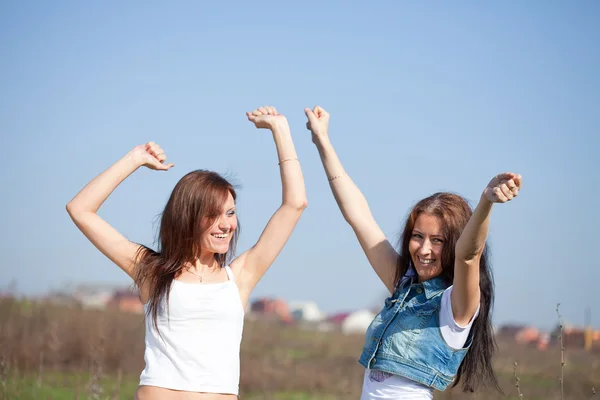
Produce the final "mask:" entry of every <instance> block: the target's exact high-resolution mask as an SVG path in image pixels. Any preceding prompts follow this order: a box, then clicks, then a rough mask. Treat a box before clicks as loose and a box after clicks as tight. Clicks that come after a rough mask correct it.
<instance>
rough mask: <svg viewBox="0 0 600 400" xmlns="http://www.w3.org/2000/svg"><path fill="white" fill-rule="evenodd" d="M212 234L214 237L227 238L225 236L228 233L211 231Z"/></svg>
mask: <svg viewBox="0 0 600 400" xmlns="http://www.w3.org/2000/svg"><path fill="white" fill-rule="evenodd" d="M212 235H213V236H214V237H216V238H217V239H226V238H227V236H229V235H228V234H226V233H213V234H212Z"/></svg>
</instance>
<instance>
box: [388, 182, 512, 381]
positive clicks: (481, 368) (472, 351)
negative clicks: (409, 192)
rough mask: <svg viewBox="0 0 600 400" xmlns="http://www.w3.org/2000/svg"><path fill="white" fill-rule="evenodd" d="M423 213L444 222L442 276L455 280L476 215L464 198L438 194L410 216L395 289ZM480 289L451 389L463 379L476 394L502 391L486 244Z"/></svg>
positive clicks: (448, 281)
mask: <svg viewBox="0 0 600 400" xmlns="http://www.w3.org/2000/svg"><path fill="white" fill-rule="evenodd" d="M421 213H427V214H430V215H435V216H437V217H438V218H439V219H440V221H441V225H442V235H443V237H444V246H443V248H442V259H441V263H442V273H441V275H440V277H441V278H442V279H443V280H444V282H445V283H446V284H447V285H448V286H450V285H452V282H453V281H454V259H455V248H456V242H457V241H458V238H459V237H460V235H461V233H462V231H463V229H464V228H465V226H466V225H467V222H468V221H469V218H470V217H471V215H472V213H473V212H472V210H471V207H470V206H469V204H468V203H467V201H466V200H465V199H464V198H463V197H461V196H459V195H457V194H453V193H446V192H441V193H435V194H433V195H431V196H429V197H426V198H424V199H423V200H420V201H419V202H418V203H417V204H416V205H415V206H414V207H413V209H412V210H411V212H410V214H409V215H408V217H407V219H406V224H405V225H404V230H403V232H402V236H401V237H400V243H399V247H400V255H399V257H398V261H397V269H396V277H395V286H397V285H398V284H399V282H400V280H401V279H402V277H403V276H404V275H405V274H406V272H407V271H408V269H409V268H410V265H411V257H410V253H409V250H408V244H409V242H410V238H411V235H412V231H413V228H414V226H415V222H416V221H417V217H418V216H419V215H420V214H421ZM479 288H480V291H481V302H480V309H479V315H478V316H477V318H476V319H475V321H474V322H473V326H472V330H471V336H472V344H471V347H470V348H469V351H467V354H466V356H465V358H464V360H463V361H462V363H461V365H460V367H459V369H458V373H457V377H456V379H455V381H454V384H453V385H452V387H455V386H456V385H457V384H458V383H459V382H460V381H461V380H462V388H463V391H465V392H473V391H475V390H476V389H477V388H478V387H479V385H480V384H484V385H490V386H493V387H494V388H495V389H497V390H499V391H501V390H500V387H499V385H498V378H497V377H496V373H495V372H494V369H493V367H492V356H493V355H494V353H495V351H496V348H497V347H496V341H495V339H494V334H493V331H492V323H491V320H492V318H491V316H492V306H493V303H494V279H493V276H492V270H491V268H490V262H489V248H488V246H487V244H486V245H485V247H484V249H483V253H482V255H481V260H480V262H479Z"/></svg>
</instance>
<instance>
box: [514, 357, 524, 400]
mask: <svg viewBox="0 0 600 400" xmlns="http://www.w3.org/2000/svg"><path fill="white" fill-rule="evenodd" d="M514 375H515V387H516V388H517V393H519V398H520V399H522V398H523V394H522V393H521V385H520V384H519V381H520V379H519V377H518V376H517V362H516V361H515V369H514Z"/></svg>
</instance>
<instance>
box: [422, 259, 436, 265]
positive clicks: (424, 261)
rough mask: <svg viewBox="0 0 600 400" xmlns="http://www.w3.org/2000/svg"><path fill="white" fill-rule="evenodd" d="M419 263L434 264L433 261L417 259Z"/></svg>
mask: <svg viewBox="0 0 600 400" xmlns="http://www.w3.org/2000/svg"><path fill="white" fill-rule="evenodd" d="M419 261H420V262H421V263H422V264H432V263H434V262H435V260H425V259H423V258H419Z"/></svg>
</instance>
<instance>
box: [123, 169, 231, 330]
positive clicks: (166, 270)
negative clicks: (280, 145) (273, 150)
mask: <svg viewBox="0 0 600 400" xmlns="http://www.w3.org/2000/svg"><path fill="white" fill-rule="evenodd" d="M229 193H231V195H232V196H233V199H234V200H235V199H236V198H237V195H236V192H235V189H234V187H233V185H231V183H229V182H228V181H227V180H226V179H225V178H223V177H222V176H221V175H219V174H217V173H216V172H212V171H205V170H197V171H192V172H190V173H188V174H186V175H185V176H184V177H183V178H181V179H180V180H179V182H177V185H175V188H174V189H173V192H172V193H171V196H170V197H169V200H168V201H167V204H166V206H165V209H164V211H163V212H162V215H161V220H160V228H159V233H158V238H157V242H158V246H159V247H158V250H157V251H154V250H152V249H150V248H149V247H146V246H140V248H139V250H138V254H137V257H136V263H137V268H136V272H135V279H134V280H135V284H136V286H137V287H138V288H142V287H146V288H148V293H149V299H148V309H147V314H146V316H147V317H151V318H152V320H153V322H154V327H155V328H156V329H157V330H158V324H157V318H158V311H159V305H160V301H161V300H162V299H163V297H165V299H166V304H168V302H169V289H170V288H171V284H172V283H173V280H174V279H175V278H176V277H177V276H179V274H181V272H182V270H183V267H184V265H185V264H187V263H193V262H194V261H195V260H196V259H197V258H198V257H200V253H201V248H200V239H201V237H202V235H203V234H204V233H205V232H206V231H207V230H208V229H209V228H210V226H211V225H212V223H213V222H214V221H215V220H216V218H217V217H218V216H219V214H221V212H222V209H223V204H225V202H226V201H227V197H228V194H229ZM239 233H240V229H239V226H238V228H237V229H236V230H235V231H234V232H233V237H232V238H231V241H230V244H229V249H228V251H227V253H226V254H215V260H216V261H217V263H218V264H219V265H220V266H221V267H223V266H225V265H226V264H227V263H228V262H230V261H231V258H232V257H233V255H234V254H235V246H236V243H237V239H238V236H239Z"/></svg>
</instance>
